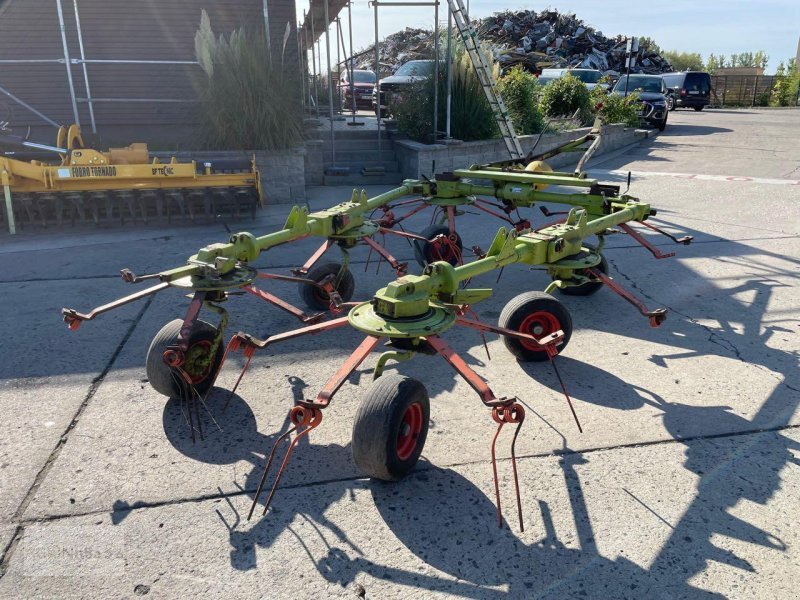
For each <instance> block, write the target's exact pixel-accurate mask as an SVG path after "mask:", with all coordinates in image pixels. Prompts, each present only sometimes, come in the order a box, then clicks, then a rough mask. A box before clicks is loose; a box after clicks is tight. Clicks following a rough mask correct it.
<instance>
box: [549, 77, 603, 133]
mask: <svg viewBox="0 0 800 600" xmlns="http://www.w3.org/2000/svg"><path fill="white" fill-rule="evenodd" d="M540 108H541V111H542V112H543V113H544V114H545V115H547V116H548V117H571V116H573V115H575V114H576V113H577V117H578V119H579V120H580V121H581V122H583V123H587V122H588V121H589V120H591V101H590V99H589V88H587V87H586V84H585V83H583V82H582V81H581V80H580V79H578V78H577V77H573V76H572V75H569V74H567V75H565V76H564V77H559V78H558V79H556V80H555V81H552V82H551V83H549V84H547V85H546V86H545V87H544V90H543V91H542V98H541V102H540Z"/></svg>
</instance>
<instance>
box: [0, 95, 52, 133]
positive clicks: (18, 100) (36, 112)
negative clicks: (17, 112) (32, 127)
mask: <svg viewBox="0 0 800 600" xmlns="http://www.w3.org/2000/svg"><path fill="white" fill-rule="evenodd" d="M0 94H4V95H6V96H8V97H9V98H11V99H12V100H13V101H14V102H16V103H17V104H19V105H20V106H22V107H24V108H27V109H28V110H29V111H31V112H32V113H33V114H35V115H36V116H37V117H39V118H40V119H42V120H43V121H47V122H48V123H50V125H52V126H53V127H55V128H56V129H58V128H59V127H61V126H60V125H59V124H58V123H56V122H55V121H53V119H51V118H50V117H48V116H47V115H44V114H42V113H40V112H39V111H38V110H36V109H35V108H33V107H32V106H31V105H30V104H28V103H27V102H25V101H24V100H20V99H19V98H17V97H16V96H15V95H14V94H12V93H11V92H9V91H8V90H7V89H5V88H4V87H2V86H0Z"/></svg>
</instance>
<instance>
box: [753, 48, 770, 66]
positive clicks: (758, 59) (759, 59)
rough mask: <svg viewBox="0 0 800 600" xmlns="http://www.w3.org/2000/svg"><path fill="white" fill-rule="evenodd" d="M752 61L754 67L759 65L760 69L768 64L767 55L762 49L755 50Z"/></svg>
mask: <svg viewBox="0 0 800 600" xmlns="http://www.w3.org/2000/svg"><path fill="white" fill-rule="evenodd" d="M753 62H755V66H756V67H761V68H762V69H766V68H767V65H768V64H769V56H767V53H766V52H764V51H763V50H759V51H758V52H756V54H755V57H754V58H753Z"/></svg>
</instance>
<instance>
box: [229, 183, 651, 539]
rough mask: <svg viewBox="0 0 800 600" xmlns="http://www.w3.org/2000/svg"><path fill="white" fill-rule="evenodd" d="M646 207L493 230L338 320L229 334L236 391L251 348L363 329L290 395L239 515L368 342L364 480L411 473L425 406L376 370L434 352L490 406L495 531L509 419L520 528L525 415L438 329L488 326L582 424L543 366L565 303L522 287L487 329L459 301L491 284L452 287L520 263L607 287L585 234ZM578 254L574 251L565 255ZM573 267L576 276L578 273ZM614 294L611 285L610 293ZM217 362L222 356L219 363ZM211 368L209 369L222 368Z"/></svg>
mask: <svg viewBox="0 0 800 600" xmlns="http://www.w3.org/2000/svg"><path fill="white" fill-rule="evenodd" d="M652 213H653V211H652V209H651V208H650V206H649V205H648V204H644V203H641V202H639V201H637V200H635V199H632V198H625V199H619V200H611V201H609V202H608V203H607V204H606V205H605V206H604V207H603V214H601V215H598V216H594V217H593V216H592V214H591V212H590V210H589V208H586V207H580V208H578V207H575V208H572V209H571V210H570V211H569V213H568V216H567V218H566V219H565V220H564V222H562V223H556V224H553V225H550V226H546V227H543V228H540V229H538V230H537V231H531V230H530V229H527V230H523V231H522V232H518V231H517V230H516V229H510V230H506V229H500V231H499V232H498V234H497V236H496V237H495V239H494V241H493V242H492V244H491V246H490V248H489V250H488V251H487V252H486V254H485V255H484V256H483V258H480V259H478V260H475V261H473V262H471V263H468V264H464V265H461V266H454V265H451V264H450V263H449V262H447V261H437V262H434V263H431V264H428V265H427V266H426V267H425V269H424V271H423V273H422V275H418V276H417V275H406V276H403V277H401V278H400V279H398V280H396V281H395V282H393V283H390V284H389V285H388V286H386V287H385V288H382V289H380V290H378V292H377V293H376V294H375V296H374V297H373V299H372V300H370V301H368V302H362V303H359V304H356V305H355V306H354V307H353V308H351V309H350V312H349V314H348V316H347V317H340V318H338V319H335V320H332V321H328V322H326V323H322V324H316V325H312V326H309V327H304V328H301V329H297V330H294V331H290V332H285V333H281V334H278V335H274V336H270V337H268V338H266V339H263V340H261V339H258V338H256V337H254V336H252V335H250V334H247V333H243V332H239V333H237V334H236V335H234V336H233V337H232V338H231V340H230V342H229V343H228V346H227V348H226V352H225V356H226V357H227V356H228V354H229V353H230V352H235V351H237V350H239V349H240V348H241V349H243V352H244V355H245V357H246V359H247V360H246V362H245V365H244V367H243V369H242V371H241V373H240V375H239V377H238V379H237V381H236V384H235V385H234V387H233V388H232V390H231V392H230V395H231V397H232V395H233V394H234V393H235V391H236V389H237V387H238V385H239V383H240V382H241V380H242V377H243V375H244V374H245V372H246V371H247V369H248V367H249V365H250V363H251V360H252V358H253V355H254V353H255V351H256V350H258V349H261V348H265V347H267V346H270V345H272V344H275V343H277V342H280V341H284V340H287V339H293V338H297V337H300V336H303V335H308V334H317V333H320V332H322V331H328V330H331V329H335V328H338V327H343V326H346V325H350V326H351V327H353V328H355V329H356V330H358V331H360V332H362V333H364V334H366V337H365V338H364V340H363V342H362V343H361V344H360V345H359V346H358V348H357V349H356V350H355V351H354V352H353V354H352V355H351V356H350V357H349V358H348V359H347V360H346V361H345V362H344V364H343V365H342V366H341V367H340V368H339V370H338V371H337V372H336V373H335V374H334V375H333V377H331V378H330V380H329V381H328V382H327V384H326V385H325V386H324V387H323V388H322V390H320V391H319V393H318V394H317V396H316V397H315V398H313V399H310V400H299V401H297V403H296V405H295V406H294V408H292V409H291V411H290V414H289V420H290V421H291V423H292V427H291V428H290V429H289V430H288V431H287V432H285V433H284V434H282V435H281V436H280V437H279V438H278V439H277V441H276V442H275V444H274V446H273V448H272V451H271V453H270V455H269V459H268V461H267V465H266V467H265V469H264V474H263V476H262V478H261V482H260V485H259V487H258V490H257V492H256V496H255V498H254V501H253V505H252V507H251V510H250V515H252V512H253V510H254V508H255V506H256V504H257V502H258V499H259V496H260V494H261V491H262V488H263V486H264V484H265V481H266V478H267V474H268V472H269V470H270V467H271V465H272V462H273V460H274V458H275V456H276V453H277V449H278V446H279V445H280V444H281V443H282V442H283V441H284V440H287V439H289V438H290V437H291V434H292V433H293V432H295V433H296V435H295V437H294V438H293V439H292V440H291V441H290V442H289V446H288V449H287V451H286V453H285V455H284V458H283V460H282V462H281V464H280V467H279V469H278V472H277V475H276V476H275V479H274V482H273V485H272V487H271V491H270V493H269V496H268V498H267V501H266V504H265V506H264V513H265V514H266V511H267V509H268V507H269V505H270V503H271V501H272V499H273V497H274V495H275V491H276V489H277V486H278V484H279V482H280V479H281V477H282V475H283V472H284V470H285V468H286V466H287V463H288V461H289V458H290V456H291V454H292V451H293V450H294V447H295V445H296V443H297V440H298V439H300V437H302V436H304V435H307V434H308V433H309V432H310V431H311V430H312V429H313V428H315V427H317V426H318V425H319V424H320V423H321V421H322V410H323V409H324V408H326V407H327V406H328V405H329V404H330V402H331V400H332V399H333V397H334V395H335V394H336V392H337V391H338V390H339V389H340V388H341V386H342V385H343V384H344V383H345V382H346V381H347V379H348V377H349V376H350V375H351V374H352V373H353V371H354V370H355V369H356V368H358V366H359V365H360V364H361V363H362V362H363V361H364V360H365V359H366V358H367V356H368V355H369V354H370V353H371V352H372V351H373V350H374V349H375V347H376V346H377V345H378V344H379V343H380V341H381V340H385V341H386V345H387V346H389V347H390V350H389V351H387V352H384V353H383V354H382V355H381V356H380V357H379V358H378V360H377V364H376V366H375V369H374V379H375V381H374V382H373V384H372V386H371V387H370V389H369V390H368V391H367V393H366V396H365V398H364V400H363V401H362V402H361V404H360V407H359V409H358V413H357V415H356V418H355V423H354V427H353V439H352V448H353V456H354V459H355V462H356V464H357V465H358V466H359V467H360V468H361V470H362V471H364V472H365V473H366V474H368V475H369V476H371V477H374V478H377V479H385V480H396V479H400V478H402V477H403V476H404V475H406V474H407V473H408V472H409V471H411V470H412V469H413V468H414V465H415V464H416V462H417V460H418V459H419V456H420V453H421V452H422V448H423V445H424V443H425V439H426V435H427V428H428V415H429V402H428V394H427V391H426V390H425V387H424V385H423V384H422V383H421V382H419V381H416V380H414V379H410V378H406V377H401V376H399V375H383V371H384V368H385V366H386V364H387V362H388V361H390V360H395V361H402V360H407V359H410V358H412V357H413V356H414V355H416V354H419V353H421V354H430V355H434V354H438V355H439V356H441V357H442V358H444V360H445V361H446V362H447V363H448V364H449V365H450V366H452V367H453V368H454V369H455V370H456V372H457V373H458V374H459V375H461V376H462V377H463V378H464V379H465V381H466V382H467V383H468V384H469V385H470V387H472V388H473V389H474V390H475V391H476V392H477V393H478V395H479V397H480V399H481V401H482V402H483V404H484V405H485V406H487V407H488V408H490V409H491V411H492V418H493V420H494V422H495V423H497V426H498V427H497V431H496V433H495V435H494V437H493V438H492V443H491V457H492V472H493V476H494V485H495V494H496V501H497V515H498V522H499V524H500V525H501V526H502V523H503V518H502V512H501V508H500V491H499V481H498V477H497V461H496V452H495V447H496V443H497V439H498V436H499V434H500V431H501V429H502V428H503V427H504V425H505V424H507V423H511V424H515V425H516V428H515V431H514V435H513V438H512V442H511V458H512V461H511V462H512V470H513V476H514V486H515V491H516V502H517V510H518V514H519V519H520V526H521V527H522V526H523V525H522V509H521V499H520V494H519V480H518V475H517V466H516V456H515V449H514V447H515V442H516V439H517V435H518V433H519V428H520V427H521V425H522V422H523V420H524V418H525V411H524V408H523V406H522V404H521V403H520V402H519V399H518V398H515V397H511V398H509V397H497V396H496V395H495V394H494V392H493V391H492V390H491V389H490V388H489V386H488V385H487V384H486V382H485V381H484V380H483V379H482V378H481V377H480V376H479V375H478V374H477V373H475V371H473V370H472V369H471V368H470V367H469V366H468V365H467V363H466V362H465V361H464V360H463V359H462V358H461V357H460V356H459V355H458V354H457V353H456V352H455V351H454V350H453V349H452V348H451V347H450V346H449V345H448V344H447V343H446V342H445V340H444V339H443V337H442V334H443V333H445V332H446V331H447V330H448V329H450V328H451V327H453V326H455V325H460V326H463V327H469V328H472V329H476V330H478V331H479V332H481V334H483V333H484V332H491V333H495V334H499V335H501V336H503V338H504V342H505V345H506V347H507V348H508V349H509V350H510V351H511V352H512V353H513V354H514V355H515V356H516V357H517V359H518V360H520V361H550V362H551V364H552V365H553V368H554V370H555V372H556V375H557V377H558V379H559V382H560V383H561V386H562V390H563V392H564V395H565V397H566V401H567V404H568V406H569V408H570V410H571V412H572V415H573V417H574V418H575V421H576V424H577V426H578V429H579V430H580V431H582V429H581V425H580V422H579V421H578V417H577V414H576V413H575V410H574V408H573V406H572V402H571V400H570V397H569V395H568V393H567V390H566V387H565V385H564V383H563V381H562V380H561V376H560V374H559V372H558V370H557V368H556V364H555V362H554V359H555V357H556V356H557V355H558V354H559V353H561V352H562V351H563V350H564V349H565V347H566V346H567V343H568V342H569V340H570V337H571V335H572V321H571V318H570V315H569V312H568V311H567V309H566V308H565V307H564V306H563V304H561V303H560V302H559V301H558V300H557V299H556V298H554V297H553V296H551V295H550V294H548V293H543V292H527V293H523V294H521V295H519V296H517V297H516V298H514V299H512V300H511V301H510V302H509V303H508V304H507V305H506V307H505V308H504V309H503V311H502V313H501V315H500V319H499V323H498V325H497V326H493V325H489V324H487V323H483V322H480V321H479V320H477V318H470V314H474V312H473V311H472V310H471V308H470V306H471V305H472V304H474V303H475V302H479V301H481V300H483V299H485V298H487V297H489V296H490V295H491V293H492V290H490V289H467V288H464V287H462V284H463V282H466V281H469V280H471V279H473V278H474V277H476V276H478V275H481V274H484V273H487V272H489V271H492V270H495V269H502V268H504V267H505V266H507V265H510V264H514V263H521V264H525V265H530V266H539V267H544V268H547V269H548V270H549V271H550V272H551V273H552V274H553V276H554V277H565V276H566V275H569V276H570V278H571V277H577V278H579V279H584V280H586V281H584V283H583V285H586V284H587V282H588V283H601V285H602V283H607V284H609V285H610V286H614V287H617V286H616V284H615V283H613V282H612V280H611V279H610V278H608V277H607V276H606V275H605V273H604V272H601V271H599V270H598V269H597V267H598V265H599V264H600V263H601V261H602V256H601V255H600V253H599V250H598V249H597V248H595V247H592V246H588V245H586V244H584V240H585V239H586V238H587V237H590V236H592V235H596V236H599V237H600V238H601V239H602V236H603V235H605V234H606V233H608V232H609V231H611V230H613V228H615V227H629V225H627V224H628V223H631V222H643V221H644V220H645V219H647V218H648V217H649V216H650V215H651V214H652ZM576 257H577V258H576ZM579 272H580V273H582V274H578V273H579ZM571 284H572V282H568V280H567V279H555V280H554V282H553V284H551V286H550V288H553V287H559V286H566V285H571ZM550 288H548V289H550ZM620 290H621V288H620ZM621 294H622V295H623V297H624V298H625V299H627V300H629V301H631V302H633V303H635V304H636V305H637V306H639V307H640V310H641V312H642V314H644V315H645V316H647V317H648V318H649V321H650V324H651V325H652V326H654V327H657V326H659V325H660V324H661V323H662V322H663V321H664V319H665V318H666V309H663V308H659V309H655V310H648V309H647V308H646V307H645V306H644V304H643V303H642V302H641V301H640V300H638V299H637V298H636V297H635V296H633V295H632V294H630V292H627V291H624V290H622V291H621ZM223 362H224V359H223ZM221 366H222V365H220V367H221Z"/></svg>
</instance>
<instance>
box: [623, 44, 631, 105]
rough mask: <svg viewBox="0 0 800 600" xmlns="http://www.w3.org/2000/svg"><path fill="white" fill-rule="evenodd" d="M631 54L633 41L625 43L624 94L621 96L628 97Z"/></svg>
mask: <svg viewBox="0 0 800 600" xmlns="http://www.w3.org/2000/svg"><path fill="white" fill-rule="evenodd" d="M631 56H633V42H630V45H629V44H626V45H625V95H624V96H623V98H627V97H628V82H629V81H630V79H631Z"/></svg>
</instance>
